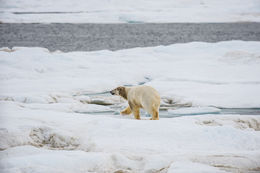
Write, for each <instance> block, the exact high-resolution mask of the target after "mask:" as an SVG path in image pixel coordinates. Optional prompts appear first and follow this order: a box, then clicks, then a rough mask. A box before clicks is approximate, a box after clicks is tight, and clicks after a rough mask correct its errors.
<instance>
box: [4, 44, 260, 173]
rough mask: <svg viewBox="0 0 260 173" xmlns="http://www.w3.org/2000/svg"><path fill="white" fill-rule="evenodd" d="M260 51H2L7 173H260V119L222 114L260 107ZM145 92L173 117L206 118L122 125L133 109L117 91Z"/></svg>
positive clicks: (216, 47)
mask: <svg viewBox="0 0 260 173" xmlns="http://www.w3.org/2000/svg"><path fill="white" fill-rule="evenodd" d="M259 47H260V43H259V42H245V41H228V42H219V43H201V42H193V43H186V44H174V45H170V46H158V47H149V48H134V49H127V50H120V51H108V50H103V51H95V52H69V53H62V52H60V51H56V52H49V51H48V50H47V49H44V48H25V47H15V48H13V49H8V48H1V49H0V68H1V71H0V80H1V86H0V91H1V94H0V122H1V123H0V138H1V140H0V150H1V151H0V172H8V173H13V172H34V173H43V172H50V173H52V172H53V173H54V172H55V173H56V172H60V173H70V172H101V173H102V172H129V173H130V172H147V173H148V172H185V173H187V172H190V171H191V170H192V172H196V171H197V172H220V173H222V172H238V171H239V172H255V173H256V172H259V167H260V162H259V160H260V133H259V131H260V116H259V115H223V114H213V113H217V112H219V109H218V108H216V107H232V108H235V107H237V108H239V107H244V108H252V107H260V105H259V104H260V92H259V85H260V81H259V75H260V68H259V67H260V59H259V57H260V49H259ZM187 50H189V51H187ZM138 84H145V85H150V86H152V87H154V88H155V89H157V90H158V92H159V93H160V95H161V96H162V102H161V104H162V107H165V108H168V109H169V110H168V112H169V113H172V114H176V113H177V114H204V113H205V114H204V115H196V116H183V117H176V118H161V119H160V120H159V121H150V120H149V117H145V116H142V117H141V118H142V120H140V121H139V120H135V119H134V118H133V116H127V115H126V116H121V115H118V112H117V111H119V110H122V108H123V107H125V106H126V105H127V103H126V102H125V101H124V100H123V99H121V98H119V97H117V96H112V95H110V94H109V92H108V91H109V90H111V89H113V88H115V87H117V86H119V85H138ZM181 105H186V106H187V105H188V106H193V107H191V108H183V107H182V106H181ZM167 106H170V107H167ZM171 106H172V107H171ZM174 106H176V107H177V108H179V107H181V108H179V109H174V108H176V107H174Z"/></svg>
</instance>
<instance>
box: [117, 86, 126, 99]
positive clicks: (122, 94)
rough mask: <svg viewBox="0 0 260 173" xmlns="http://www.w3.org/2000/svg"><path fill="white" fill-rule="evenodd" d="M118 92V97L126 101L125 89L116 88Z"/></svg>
mask: <svg viewBox="0 0 260 173" xmlns="http://www.w3.org/2000/svg"><path fill="white" fill-rule="evenodd" d="M118 91H119V95H120V96H122V97H123V98H124V99H126V100H127V94H126V90H125V87H118Z"/></svg>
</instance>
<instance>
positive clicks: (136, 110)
mask: <svg viewBox="0 0 260 173" xmlns="http://www.w3.org/2000/svg"><path fill="white" fill-rule="evenodd" d="M133 113H134V116H135V119H137V120H140V112H139V108H134V110H133Z"/></svg>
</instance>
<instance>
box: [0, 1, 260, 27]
mask: <svg viewBox="0 0 260 173" xmlns="http://www.w3.org/2000/svg"><path fill="white" fill-rule="evenodd" d="M259 4H260V3H259V0H246V1H245V0H225V1H219V0H174V1H172V0H160V1H158V0H149V1H147V0H138V1H137V0H124V1H120V0H98V1H96V0H55V1H52V0H26V1H21V0H2V1H1V5H0V11H1V13H0V21H1V22H4V23H8V22H9V23H39V22H40V23H143V22H156V23H158V22H166V23H167V22H181V23H182V22H199V23H201V22H210V23H212V22H259V21H260V8H259Z"/></svg>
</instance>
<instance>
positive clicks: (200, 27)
mask: <svg viewBox="0 0 260 173" xmlns="http://www.w3.org/2000/svg"><path fill="white" fill-rule="evenodd" d="M227 40H244V41H260V23H201V24H200V23H161V24H153V23H150V24H68V23H60V24H55V23H54V24H19V23H17V24H15V23H14V24H8V23H2V24H0V47H10V48H12V47H14V46H23V47H45V48H48V49H49V50H51V51H55V50H61V51H64V52H68V51H94V50H103V49H109V50H119V49H126V48H133V47H148V46H158V45H169V44H174V43H187V42H193V41H202V42H219V41H227Z"/></svg>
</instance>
